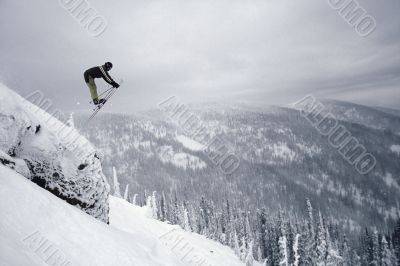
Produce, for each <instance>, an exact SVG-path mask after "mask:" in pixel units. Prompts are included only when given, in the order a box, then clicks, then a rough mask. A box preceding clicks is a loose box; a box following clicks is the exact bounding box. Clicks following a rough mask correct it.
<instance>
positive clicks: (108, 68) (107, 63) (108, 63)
mask: <svg viewBox="0 0 400 266" xmlns="http://www.w3.org/2000/svg"><path fill="white" fill-rule="evenodd" d="M104 66H105V67H106V69H107V70H110V69H111V68H112V67H113V65H112V63H111V62H106V63H105V64H104Z"/></svg>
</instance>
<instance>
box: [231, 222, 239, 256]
mask: <svg viewBox="0 0 400 266" xmlns="http://www.w3.org/2000/svg"><path fill="white" fill-rule="evenodd" d="M233 243H234V251H235V254H236V256H238V257H240V246H239V238H238V235H237V233H236V229H235V230H234V234H233Z"/></svg>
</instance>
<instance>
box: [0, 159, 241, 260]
mask: <svg viewBox="0 0 400 266" xmlns="http://www.w3.org/2000/svg"><path fill="white" fill-rule="evenodd" d="M0 212H1V214H2V219H0V265H7V266H9V265H11V266H13V265H18V266H20V265H32V266H35V265H52V264H51V263H53V262H55V264H54V265H85V266H87V265H96V266H100V265H124V266H125V265H138V266H147V265H149V266H150V265H166V266H169V265H171V266H180V265H204V266H206V265H215V266H220V265H229V266H235V265H243V263H242V262H240V261H239V259H238V258H237V257H236V256H235V255H234V253H233V251H232V250H231V249H229V248H228V247H226V246H223V245H221V244H219V243H216V242H214V241H211V240H209V239H206V238H205V237H203V236H200V235H197V234H194V233H189V232H185V231H183V230H182V229H180V228H178V227H177V226H172V225H169V224H166V223H162V222H160V221H157V220H154V219H152V218H148V217H147V215H146V213H147V209H146V207H143V208H141V207H137V206H134V205H132V204H130V203H128V202H126V201H124V200H123V199H120V198H115V197H110V225H107V224H105V223H103V222H101V221H99V220H97V219H95V218H93V217H92V216H89V215H87V214H86V213H84V212H82V211H81V210H79V209H77V208H74V207H73V206H71V205H69V204H67V203H66V202H64V201H63V200H61V199H59V198H57V197H56V196H54V195H53V194H51V193H49V192H48V191H46V190H44V189H42V188H40V187H39V186H36V185H35V184H34V183H32V182H30V181H29V180H28V179H26V178H24V177H23V176H21V175H20V174H18V173H16V172H15V171H13V170H11V169H9V168H7V167H5V166H3V165H0ZM52 253H54V254H53V256H52V257H51V254H52ZM49 257H50V258H49ZM46 260H47V262H46ZM190 260H192V262H190ZM195 261H198V262H203V264H200V263H197V264H196V263H195Z"/></svg>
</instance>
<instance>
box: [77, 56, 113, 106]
mask: <svg viewBox="0 0 400 266" xmlns="http://www.w3.org/2000/svg"><path fill="white" fill-rule="evenodd" d="M112 67H113V65H112V63H111V62H106V63H105V64H104V65H102V66H96V67H92V68H89V69H88V70H86V71H85V73H84V74H83V76H84V78H85V82H86V84H87V86H88V87H89V90H90V95H91V96H92V100H93V103H94V104H95V105H98V104H104V103H105V102H106V99H99V97H98V95H97V87H96V83H95V82H94V79H95V78H103V79H104V80H105V81H106V82H107V83H108V84H110V85H112V86H113V87H114V88H118V87H119V84H118V83H117V82H115V81H114V80H113V79H112V78H111V76H110V74H108V71H110V70H111V68H112Z"/></svg>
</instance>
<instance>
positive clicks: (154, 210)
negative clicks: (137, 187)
mask: <svg viewBox="0 0 400 266" xmlns="http://www.w3.org/2000/svg"><path fill="white" fill-rule="evenodd" d="M151 210H152V216H153V218H154V219H158V204H157V191H153V195H152V196H151Z"/></svg>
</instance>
